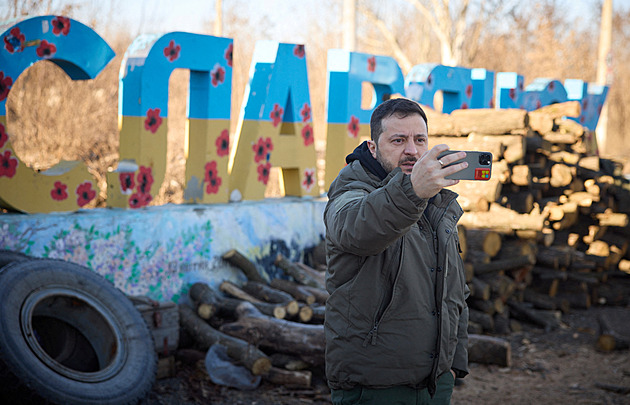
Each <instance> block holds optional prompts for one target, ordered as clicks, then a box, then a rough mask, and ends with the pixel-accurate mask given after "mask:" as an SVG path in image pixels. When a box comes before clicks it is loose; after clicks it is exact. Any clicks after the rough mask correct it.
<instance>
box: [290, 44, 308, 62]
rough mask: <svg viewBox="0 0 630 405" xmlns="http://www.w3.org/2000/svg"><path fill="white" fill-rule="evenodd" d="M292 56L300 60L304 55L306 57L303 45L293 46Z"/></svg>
mask: <svg viewBox="0 0 630 405" xmlns="http://www.w3.org/2000/svg"><path fill="white" fill-rule="evenodd" d="M293 54H294V55H295V56H297V57H298V58H300V59H302V58H304V55H306V52H305V51H304V45H295V48H293Z"/></svg>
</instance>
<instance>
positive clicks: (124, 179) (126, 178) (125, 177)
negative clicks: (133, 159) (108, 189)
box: [118, 172, 136, 194]
mask: <svg viewBox="0 0 630 405" xmlns="http://www.w3.org/2000/svg"><path fill="white" fill-rule="evenodd" d="M133 175H134V173H133V172H124V173H120V174H119V175H118V179H120V190H121V191H122V193H123V194H129V193H131V191H132V190H133V188H134V187H135V186H136V183H135V181H134V179H133Z"/></svg>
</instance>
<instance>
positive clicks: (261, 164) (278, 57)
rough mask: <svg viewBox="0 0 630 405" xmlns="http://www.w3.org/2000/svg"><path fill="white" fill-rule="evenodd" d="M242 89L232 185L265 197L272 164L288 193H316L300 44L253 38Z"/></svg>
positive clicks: (246, 195) (246, 196)
mask: <svg viewBox="0 0 630 405" xmlns="http://www.w3.org/2000/svg"><path fill="white" fill-rule="evenodd" d="M246 91H247V93H246V94H245V100H246V101H245V102H244V103H245V106H244V108H243V111H242V112H241V117H240V120H239V128H240V132H239V133H238V134H237V137H238V138H237V140H236V141H235V142H234V143H235V144H236V145H237V148H236V149H235V151H234V153H233V159H232V162H233V165H232V167H231V171H230V189H231V190H233V191H236V190H238V192H239V193H240V194H241V196H242V198H243V199H248V200H251V199H261V198H263V197H264V193H265V188H266V185H267V181H268V180H269V171H270V170H271V167H272V165H273V166H275V167H280V168H282V175H283V177H284V187H285V194H286V195H292V196H305V195H312V196H314V195H318V194H319V189H318V187H317V170H316V166H315V165H316V156H315V146H314V137H313V123H312V111H311V97H310V93H309V89H308V75H307V70H306V52H305V50H304V45H295V44H279V43H277V42H272V41H261V42H259V43H258V44H256V49H255V51H254V56H253V58H252V69H251V71H250V80H249V86H248V88H247V90H246Z"/></svg>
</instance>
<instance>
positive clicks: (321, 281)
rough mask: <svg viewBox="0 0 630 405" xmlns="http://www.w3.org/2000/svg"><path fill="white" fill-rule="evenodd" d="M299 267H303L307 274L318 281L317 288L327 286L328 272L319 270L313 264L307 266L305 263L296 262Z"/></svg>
mask: <svg viewBox="0 0 630 405" xmlns="http://www.w3.org/2000/svg"><path fill="white" fill-rule="evenodd" d="M295 264H296V265H297V266H298V267H299V268H301V269H302V270H303V271H304V272H305V273H306V274H308V275H309V276H310V277H311V278H312V279H313V280H315V281H317V284H318V286H317V287H315V288H321V289H322V290H323V289H325V288H326V272H325V271H318V270H315V269H314V268H312V267H311V266H307V265H306V264H304V263H300V262H296V263H295Z"/></svg>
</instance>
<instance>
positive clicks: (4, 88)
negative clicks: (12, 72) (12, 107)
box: [0, 72, 13, 101]
mask: <svg viewBox="0 0 630 405" xmlns="http://www.w3.org/2000/svg"><path fill="white" fill-rule="evenodd" d="M12 85H13V79H11V78H10V77H9V76H5V75H4V72H0V101H2V100H4V99H6V98H7V96H8V95H9V91H10V90H11V86H12Z"/></svg>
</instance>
